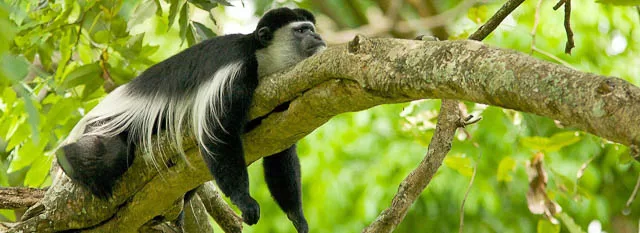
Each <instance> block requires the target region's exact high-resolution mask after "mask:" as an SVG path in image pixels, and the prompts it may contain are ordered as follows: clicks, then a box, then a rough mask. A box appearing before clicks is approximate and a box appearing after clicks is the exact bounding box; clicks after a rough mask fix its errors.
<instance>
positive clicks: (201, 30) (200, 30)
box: [193, 21, 216, 41]
mask: <svg viewBox="0 0 640 233" xmlns="http://www.w3.org/2000/svg"><path fill="white" fill-rule="evenodd" d="M193 27H194V28H195V31H196V35H198V41H203V40H206V39H209V38H212V37H215V36H216V33H215V32H213V31H211V29H209V28H208V27H207V26H204V25H203V24H201V23H198V22H196V21H193Z"/></svg>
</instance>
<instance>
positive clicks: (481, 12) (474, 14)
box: [467, 5, 489, 23]
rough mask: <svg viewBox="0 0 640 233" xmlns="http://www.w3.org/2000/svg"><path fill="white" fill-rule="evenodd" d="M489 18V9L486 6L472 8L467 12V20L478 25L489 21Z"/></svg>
mask: <svg viewBox="0 0 640 233" xmlns="http://www.w3.org/2000/svg"><path fill="white" fill-rule="evenodd" d="M488 17H489V8H488V7H487V6H486V5H479V6H476V7H472V8H471V9H469V11H468V12H467V18H469V19H470V20H471V21H473V22H476V23H482V22H485V21H487V18H488Z"/></svg>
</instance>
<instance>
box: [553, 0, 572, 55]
mask: <svg viewBox="0 0 640 233" xmlns="http://www.w3.org/2000/svg"><path fill="white" fill-rule="evenodd" d="M562 5H564V30H565V32H566V33H567V43H566V44H565V46H564V52H565V53H566V54H571V49H573V48H575V47H576V45H575V43H574V41H573V30H572V29H571V0H560V1H559V2H558V3H557V4H556V5H555V6H553V10H558V8H560V6H562Z"/></svg>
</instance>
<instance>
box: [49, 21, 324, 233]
mask: <svg viewBox="0 0 640 233" xmlns="http://www.w3.org/2000/svg"><path fill="white" fill-rule="evenodd" d="M296 21H310V22H312V23H315V18H314V17H313V15H312V14H311V13H310V12H308V11H306V10H302V9H294V10H291V9H288V8H279V9H275V10H271V11H269V12H267V13H266V14H265V15H264V16H263V18H262V19H261V20H260V22H259V23H258V27H257V28H256V31H254V33H251V34H247V35H241V34H233V35H226V36H220V37H216V38H212V39H209V40H206V41H203V42H201V43H199V44H197V45H195V46H193V47H191V48H188V49H186V50H184V51H182V52H180V53H178V54H176V55H174V56H172V57H170V58H168V59H167V60H165V61H162V62H160V63H158V64H156V65H154V66H152V67H150V68H149V69H147V70H146V71H144V72H143V73H142V74H140V76H138V77H137V78H136V79H134V80H133V81H131V82H130V83H129V84H128V85H127V88H126V89H123V90H126V91H127V92H126V93H122V94H121V95H122V96H118V98H125V99H136V100H137V99H141V100H146V101H153V100H154V98H166V99H170V100H182V99H188V98H194V97H193V94H194V93H197V92H198V91H199V90H200V88H201V87H202V86H203V85H205V84H207V83H208V81H210V80H211V78H212V77H214V76H213V74H215V73H216V72H217V71H219V70H221V69H222V68H223V67H225V66H227V65H229V64H237V63H238V62H240V64H242V65H241V66H240V68H239V70H238V72H237V73H236V76H235V78H234V79H231V80H232V81H231V85H230V89H231V91H230V93H228V94H223V96H222V99H220V100H219V101H221V102H220V104H221V105H223V106H224V109H225V111H224V114H222V115H220V116H213V115H212V114H209V115H207V116H206V119H205V120H206V123H207V126H208V127H209V128H208V130H209V132H213V135H214V136H215V137H216V138H215V139H214V138H210V137H207V136H205V137H204V138H202V139H201V142H199V143H201V144H200V151H201V152H202V154H203V159H204V161H205V162H206V164H207V166H208V168H209V170H210V172H211V173H212V174H213V177H214V178H215V180H216V183H217V184H218V186H219V188H220V190H221V191H222V192H223V193H224V194H225V195H227V196H229V197H230V199H231V201H232V202H233V203H234V204H235V205H236V206H237V207H238V208H239V209H240V211H241V212H242V217H243V220H244V221H245V222H246V223H247V224H250V225H251V224H255V223H256V222H257V221H258V219H259V217H260V207H259V205H258V203H257V202H256V201H255V200H254V199H253V198H252V197H251V196H250V194H249V178H248V173H247V169H246V166H245V159H244V151H243V147H242V140H241V137H240V136H241V135H242V133H244V132H246V130H247V124H248V122H247V121H248V112H249V107H250V106H251V101H252V99H253V93H254V91H255V88H256V86H257V85H258V62H259V61H258V58H257V56H256V51H258V50H260V49H264V48H266V47H267V46H269V45H270V44H271V43H270V42H271V40H272V39H278V38H274V35H273V34H274V33H275V32H276V31H277V30H278V29H280V28H282V27H284V26H286V25H288V24H289V23H292V22H296ZM293 34H294V33H293V32H292V33H291V38H294V39H291V38H286V39H288V40H287V41H292V43H297V44H295V46H297V47H296V49H297V50H296V51H297V53H299V54H292V57H296V56H297V57H306V56H310V55H311V54H312V53H313V52H314V51H317V50H315V48H316V47H318V48H319V47H320V46H325V45H324V42H323V41H322V39H321V38H320V36H319V35H317V34H316V33H315V32H314V31H305V32H304V33H302V34H300V33H299V34H296V37H294V36H293ZM285 35H288V34H285ZM301 37H304V38H301ZM280 39H282V38H280ZM299 40H304V41H299ZM301 44H302V45H303V46H301ZM292 46H293V45H292ZM314 46H316V47H314ZM302 49H304V51H300V50H302ZM274 51H291V50H286V49H284V50H274ZM309 51H312V53H311V54H304V55H301V54H302V53H303V52H305V53H309ZM293 55H296V56H293ZM298 55H299V56H298ZM296 61H298V60H296ZM280 64H288V63H280ZM265 67H266V66H265ZM172 103H175V102H172ZM178 103H183V102H178ZM189 103H190V102H188V101H186V102H184V104H189ZM132 106H134V105H132ZM165 107H166V106H165ZM207 110H209V111H210V109H208V108H207ZM216 117H217V119H216ZM162 118H163V119H162V120H160V119H159V118H155V121H156V122H155V126H153V127H154V128H161V129H164V128H163V127H165V124H164V122H163V121H166V117H162ZM256 122H258V123H259V121H256ZM94 126H95V127H99V125H97V126H96V125H94ZM87 127H88V131H89V132H90V131H91V126H87ZM248 127H249V128H253V127H255V125H249V126H248ZM129 130H131V133H130V132H129ZM138 130H140V129H138ZM118 132H119V131H118ZM132 132H135V131H134V130H133V129H129V128H128V129H127V130H125V131H124V132H121V133H119V134H118V135H116V136H114V137H106V136H101V135H90V134H89V135H84V136H82V137H80V138H79V139H77V140H76V141H74V142H71V143H68V144H67V145H64V146H63V147H62V149H61V150H60V152H59V153H58V161H59V163H60V165H61V167H62V169H63V170H64V171H65V173H66V174H67V175H68V176H69V177H70V178H71V179H72V180H74V181H76V182H78V183H80V184H81V185H83V186H85V187H87V188H88V189H89V190H90V191H91V192H92V193H93V194H95V195H96V196H98V197H100V198H108V197H110V196H111V194H112V192H113V186H114V185H115V183H116V181H117V180H118V179H119V178H120V177H121V176H122V174H123V173H124V172H125V171H126V170H127V169H128V167H129V166H130V165H131V162H132V160H133V159H134V158H133V155H134V151H135V148H136V146H137V145H138V144H139V142H140V140H141V139H140V138H137V137H139V136H137V135H139V134H140V133H139V132H138V133H137V134H133V133H132ZM85 133H86V132H85ZM154 133H155V131H154ZM264 162H265V163H264V167H265V177H266V181H267V184H268V186H269V190H270V191H271V193H272V195H273V197H274V198H275V200H276V201H277V202H278V204H279V205H280V207H281V208H282V209H283V210H284V212H286V213H287V216H288V217H289V219H291V221H292V222H293V223H294V225H295V227H296V229H297V230H298V232H308V227H307V222H306V220H305V218H304V214H303V212H302V201H301V188H300V164H299V161H298V157H297V154H296V152H295V146H293V147H291V148H289V149H287V150H285V151H283V152H280V153H278V154H275V155H273V156H270V157H267V158H265V161H264ZM190 193H192V192H190ZM190 195H191V194H189V195H187V197H185V199H189V198H190ZM186 201H188V200H186Z"/></svg>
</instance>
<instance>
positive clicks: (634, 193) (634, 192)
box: [625, 175, 640, 209]
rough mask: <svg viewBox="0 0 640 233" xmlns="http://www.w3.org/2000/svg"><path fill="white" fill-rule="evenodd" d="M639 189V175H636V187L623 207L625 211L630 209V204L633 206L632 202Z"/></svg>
mask: <svg viewBox="0 0 640 233" xmlns="http://www.w3.org/2000/svg"><path fill="white" fill-rule="evenodd" d="M639 188H640V175H638V180H637V181H636V186H635V187H634V188H633V192H631V196H630V197H629V200H627V205H626V206H625V208H626V209H628V208H629V207H631V204H633V200H635V199H636V196H637V195H638V189H639Z"/></svg>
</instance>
